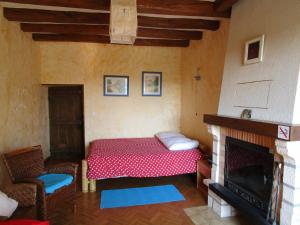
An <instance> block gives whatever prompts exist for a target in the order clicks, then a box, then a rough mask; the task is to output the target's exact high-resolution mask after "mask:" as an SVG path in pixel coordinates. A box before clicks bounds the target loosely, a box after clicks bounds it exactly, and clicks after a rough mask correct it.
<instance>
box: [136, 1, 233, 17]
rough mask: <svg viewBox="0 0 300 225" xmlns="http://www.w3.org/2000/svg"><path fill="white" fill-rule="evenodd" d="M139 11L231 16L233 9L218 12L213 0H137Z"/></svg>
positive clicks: (182, 14)
mask: <svg viewBox="0 0 300 225" xmlns="http://www.w3.org/2000/svg"><path fill="white" fill-rule="evenodd" d="M137 4H138V12H139V13H146V14H148V13H150V14H165V15H181V16H207V17H225V18H229V17H230V15H231V11H230V10H229V11H226V12H216V11H215V4H214V3H213V2H205V1H198V0H184V1H182V0H163V1H162V0H137Z"/></svg>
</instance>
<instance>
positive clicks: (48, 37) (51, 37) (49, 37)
mask: <svg viewBox="0 0 300 225" xmlns="http://www.w3.org/2000/svg"><path fill="white" fill-rule="evenodd" d="M32 39H33V40H34V41H51V42H55V41H59V42H89V43H103V44H109V43H110V38H109V36H101V35H80V34H32Z"/></svg>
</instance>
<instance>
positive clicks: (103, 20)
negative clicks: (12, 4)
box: [3, 8, 109, 24]
mask: <svg viewBox="0 0 300 225" xmlns="http://www.w3.org/2000/svg"><path fill="white" fill-rule="evenodd" d="M3 14H4V17H5V18H6V19H7V20H9V21H16V22H36V23H45V22H48V23H83V24H84V23H88V24H109V14H108V13H84V12H69V11H50V10H39V9H19V8H4V9H3Z"/></svg>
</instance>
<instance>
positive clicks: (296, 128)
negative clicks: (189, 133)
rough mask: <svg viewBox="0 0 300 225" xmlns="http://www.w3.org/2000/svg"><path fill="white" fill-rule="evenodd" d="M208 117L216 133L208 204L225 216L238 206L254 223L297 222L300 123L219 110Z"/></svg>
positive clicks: (299, 212)
mask: <svg viewBox="0 0 300 225" xmlns="http://www.w3.org/2000/svg"><path fill="white" fill-rule="evenodd" d="M204 122H205V123H207V124H209V125H208V131H209V133H211V134H212V137H213V149H212V150H213V151H212V155H213V157H212V170H211V171H212V173H211V179H209V180H206V181H205V183H206V184H207V185H208V186H209V190H208V201H207V202H208V206H209V207H211V208H212V209H213V210H214V212H216V213H217V214H218V215H219V216H220V217H222V218H224V217H230V216H235V215H236V213H237V212H238V213H241V214H244V215H246V216H249V217H250V219H249V220H250V221H251V222H252V224H264V225H271V224H275V223H276V224H280V225H299V224H300V150H299V149H300V125H291V124H281V123H275V122H266V121H259V120H244V119H239V118H234V117H225V116H218V115H205V116H204ZM236 155H238V156H236ZM266 212H267V213H266Z"/></svg>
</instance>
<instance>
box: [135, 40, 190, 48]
mask: <svg viewBox="0 0 300 225" xmlns="http://www.w3.org/2000/svg"><path fill="white" fill-rule="evenodd" d="M134 45H136V46H159V47H188V46H189V45H190V41H189V40H166V39H137V40H135V42H134Z"/></svg>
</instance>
